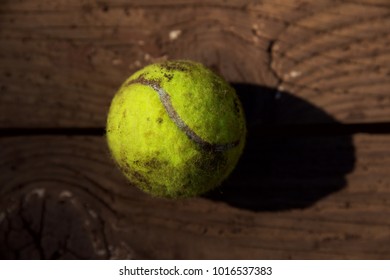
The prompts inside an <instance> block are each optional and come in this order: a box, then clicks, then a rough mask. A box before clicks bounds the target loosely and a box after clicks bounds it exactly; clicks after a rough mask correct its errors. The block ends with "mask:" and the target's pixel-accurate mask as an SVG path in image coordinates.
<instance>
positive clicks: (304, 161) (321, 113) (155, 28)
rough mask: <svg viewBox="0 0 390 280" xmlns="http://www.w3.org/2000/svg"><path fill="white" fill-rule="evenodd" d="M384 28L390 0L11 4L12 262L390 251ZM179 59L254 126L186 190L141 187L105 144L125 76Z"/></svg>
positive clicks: (0, 184) (4, 72)
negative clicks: (225, 93) (208, 188)
mask: <svg viewBox="0 0 390 280" xmlns="http://www.w3.org/2000/svg"><path fill="white" fill-rule="evenodd" d="M389 30H390V2H389V1H388V0H354V1H330V0H320V1H302V0H285V1H284V0H277V1H271V0H264V1H245V0H240V1H238V0H237V1H210V0H202V1H192V0H191V1H183V0H175V1H173V0H172V1H146V0H143V1H124V0H113V1H107V2H105V1H92V0H84V1H76V0H70V1H65V0H55V1H47V0H34V1H26V0H20V1H11V0H4V1H2V2H1V3H0V136H1V137H0V258H22V259H25V258H87V259H88V258H94V259H95V258H102V259H107V258H158V259H160V258H161V259H166V258H173V259H189V258H199V259H210V258H217V259H232V258H243V259H246V258H247V259H254V258H257V259H290V258H291V259H327V258H330V259H335V258H336V259H344V258H345V259H363V258H366V259H389V258H390V246H389V244H390V230H389V229H390V224H389V218H388V217H389V209H390V208H389V203H390V196H389V195H390V178H389V176H390V175H389V174H390V172H389V166H390V138H389V137H390V134H389V133H387V134H386V133H385V132H389V129H388V128H386V127H385V126H384V124H389V123H390V109H389V108H390V97H389V91H390V66H389V65H390V63H389V62H390V37H389ZM173 58H188V59H194V60H199V61H201V62H203V63H205V64H206V65H208V66H210V67H211V68H212V69H214V70H215V71H216V72H219V73H220V74H221V75H223V76H224V77H225V78H226V79H227V80H229V81H230V82H231V83H232V84H233V86H234V87H235V88H236V89H237V92H238V93H239V95H240V98H241V100H242V101H243V103H244V107H245V111H246V114H247V120H248V126H249V134H248V144H247V147H246V150H245V153H244V155H243V157H242V159H241V160H240V164H239V165H238V166H237V168H236V170H235V171H234V173H233V174H232V175H231V176H230V177H229V179H228V180H227V181H226V182H225V183H224V184H223V185H222V186H221V188H219V189H218V190H216V191H215V192H213V193H210V194H208V195H205V196H204V197H201V198H196V199H190V200H184V201H167V200H161V199H155V198H152V197H149V196H147V195H145V194H143V193H141V192H140V191H138V190H137V189H136V188H135V187H134V186H131V185H129V183H127V182H126V180H125V179H124V177H123V175H121V174H120V172H119V171H118V170H117V168H116V167H115V165H114V163H113V162H112V160H111V159H110V157H109V154H108V151H107V146H106V144H105V141H104V137H103V133H104V124H105V118H106V113H107V109H108V106H109V103H110V100H111V98H112V96H113V94H114V93H115V91H116V89H117V88H118V87H119V86H120V84H121V83H122V82H123V80H124V79H125V78H126V77H127V76H128V75H129V74H130V73H132V72H133V71H135V70H136V69H138V68H140V67H142V66H143V65H145V64H148V63H151V62H154V61H159V60H165V59H173ZM378 123H384V124H383V125H380V126H379V127H380V129H379V130H378V131H376V128H378V126H377V125H378ZM340 124H341V125H340ZM353 124H357V125H360V124H364V129H363V130H369V131H370V132H371V134H362V133H355V132H356V131H359V129H357V130H356V131H354V130H353V129H351V125H353ZM361 127H362V126H358V128H361ZM13 129H16V130H13ZM376 132H381V133H382V134H379V133H376ZM15 134H18V135H19V136H17V137H15V136H14V135H15ZM43 134H45V135H43ZM54 134H55V135H54ZM62 134H63V135H62ZM83 134H84V135H83Z"/></svg>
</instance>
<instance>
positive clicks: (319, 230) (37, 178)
mask: <svg viewBox="0 0 390 280" xmlns="http://www.w3.org/2000/svg"><path fill="white" fill-rule="evenodd" d="M253 141H254V142H256V143H258V142H257V141H260V139H258V138H256V137H252V143H248V149H249V150H248V149H247V150H246V152H245V153H244V156H243V158H242V160H241V161H240V164H239V165H238V167H237V170H236V171H235V172H234V173H233V174H232V175H231V176H230V177H229V179H228V180H227V181H226V182H225V183H224V184H223V185H222V186H221V188H219V189H218V190H217V191H216V192H215V193H212V194H208V195H206V196H204V197H200V198H194V199H188V200H178V201H175V200H164V199H157V198H153V197H150V196H149V195H146V194H143V193H142V192H140V191H138V189H137V188H136V187H134V186H131V185H130V184H129V183H127V181H126V180H125V179H124V176H123V175H122V174H121V173H120V171H119V170H118V169H117V168H116V166H115V164H114V163H113V162H112V160H111V159H110V156H109V154H108V151H107V147H106V143H105V141H104V139H103V138H102V137H94V136H92V137H63V136H30V137H5V138H1V139H0V147H2V148H1V149H0V186H1V188H0V209H1V210H0V255H1V257H2V258H146V259H148V258H152V259H155V258H157V259H167V258H169V259H214V258H217V259H233V258H234V259H236V258H238V259H360V258H364V259H388V258H389V257H390V245H389V244H390V232H389V226H390V224H389V218H388V217H389V215H390V212H389V211H390V210H389V209H390V207H389V206H390V192H389V189H390V177H389V176H390V175H389V174H390V173H389V172H388V166H389V165H390V150H389V149H388V147H389V145H390V138H389V136H388V135H382V136H379V135H365V134H359V135H355V136H354V137H350V136H329V137H310V136H305V137H301V136H296V137H290V138H285V137H279V136H273V137H270V138H269V141H265V142H264V143H262V145H263V146H264V147H265V148H264V149H262V148H258V149H256V148H255V145H254V144H255V143H253ZM280 144H282V145H283V146H279V145H280ZM271 155H272V157H271ZM296 157H299V159H296Z"/></svg>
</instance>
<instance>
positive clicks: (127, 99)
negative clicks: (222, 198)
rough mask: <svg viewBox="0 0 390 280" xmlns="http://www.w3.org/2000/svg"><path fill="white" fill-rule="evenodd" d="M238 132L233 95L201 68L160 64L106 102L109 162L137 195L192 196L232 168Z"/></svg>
mask: <svg viewBox="0 0 390 280" xmlns="http://www.w3.org/2000/svg"><path fill="white" fill-rule="evenodd" d="M245 135H246V125H245V118H244V112H243V109H242V107H241V103H240V101H239V99H238V98H237V95H236V93H235V91H234V89H233V88H232V87H231V86H229V85H228V84H227V83H226V82H225V81H224V80H223V79H222V78H220V77H219V76H217V75H216V74H214V73H213V72H212V71H211V70H209V69H207V68H206V67H204V66H203V65H202V64H199V63H196V62H192V61H186V60H177V61H166V62H161V63H156V64H152V65H149V66H146V67H145V68H143V69H141V70H139V71H138V72H136V73H134V74H133V75H132V76H130V78H128V79H127V80H126V81H125V82H124V84H123V85H122V87H121V88H120V89H119V91H118V92H117V94H116V95H115V96H114V98H113V100H112V103H111V106H110V109H109V113H108V118H107V129H106V137H107V142H108V146H109V149H110V152H111V154H112V157H113V159H114V160H115V161H116V163H117V164H118V166H119V168H120V169H121V170H122V172H123V173H124V174H125V175H126V176H127V178H128V179H129V180H130V181H131V182H132V183H133V184H134V185H136V186H138V187H139V188H140V189H142V190H144V191H145V192H147V193H149V194H151V195H153V196H158V197H168V198H179V197H193V196H197V195H200V194H202V193H205V192H207V191H209V190H211V189H213V188H214V187H216V186H218V185H219V184H220V183H221V182H222V181H223V180H224V179H225V178H226V177H227V176H228V175H229V173H231V171H232V170H233V169H234V167H235V165H236V163H237V162H238V159H239V157H240V155H241V153H242V150H243V148H244V144H245Z"/></svg>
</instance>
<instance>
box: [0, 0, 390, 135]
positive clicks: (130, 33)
mask: <svg viewBox="0 0 390 280" xmlns="http://www.w3.org/2000/svg"><path fill="white" fill-rule="evenodd" d="M389 15H390V5H389V2H388V1H386V0H376V1H367V0H366V1H363V0H359V1H357V0H356V1H348V2H346V3H341V2H340V1H328V0H321V1H312V2H311V3H304V4H303V3H302V2H301V1H298V0H288V1H282V0H279V1H276V2H275V1H271V0H266V1H261V2H258V3H257V2H253V1H231V2H229V3H228V4H226V3H224V1H209V0H204V1H201V2H199V1H190V2H189V1H181V0H180V1H179V0H175V1H157V2H156V1H132V3H131V4H129V3H128V2H127V1H121V0H115V1H110V2H109V3H108V2H107V3H106V2H104V1H102V2H100V1H98V2H96V1H89V0H88V1H81V2H80V1H76V0H71V1H63V0H56V1H47V0H36V1H25V0H23V1H5V2H4V3H2V4H1V6H0V26H1V28H0V112H1V114H0V127H3V128H4V127H66V126H70V127H103V126H104V124H105V118H106V112H107V109H108V106H109V103H110V100H111V98H112V96H113V94H114V93H115V91H116V90H117V88H118V87H119V86H120V84H121V83H122V82H123V81H124V79H125V78H126V77H127V76H128V75H129V74H130V73H132V72H133V71H135V70H136V69H138V68H140V67H142V66H143V65H146V64H148V63H151V62H154V61H159V60H165V59H175V58H187V59H194V60H199V61H201V62H203V63H205V64H206V65H208V66H209V67H211V68H213V69H214V70H215V71H217V72H219V73H220V74H221V75H223V76H224V77H226V79H227V80H229V81H230V82H234V83H244V84H254V85H258V86H266V87H270V88H273V89H275V90H274V93H275V94H276V91H277V90H280V91H286V92H287V93H289V94H291V95H292V96H295V97H297V98H300V99H303V100H305V101H306V102H307V103H309V104H311V105H312V106H314V107H319V108H321V109H322V110H323V111H324V112H327V115H330V116H331V118H322V117H319V118H313V117H309V118H305V119H306V122H307V121H309V122H312V123H319V122H331V120H337V121H340V122H343V123H361V122H364V123H366V122H367V123H369V122H382V121H385V122H386V121H389V120H390V119H389V116H390V112H389V108H390V106H389V105H390V98H389V96H388V89H389V88H390V74H389V73H390V69H389V65H390V64H389V59H390V57H389V47H388V46H390V37H389V36H388V30H389V27H390V26H389V24H390V20H389V18H390V17H389ZM295 105H296V104H295ZM287 107H288V108H291V110H293V111H294V110H295V111H299V110H300V107H294V104H288V106H287ZM309 115H310V114H309ZM286 119H288V118H285V120H286ZM296 121H297V122H299V121H298V120H296Z"/></svg>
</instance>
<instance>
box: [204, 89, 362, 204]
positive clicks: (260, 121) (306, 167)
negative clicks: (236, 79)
mask: <svg viewBox="0 0 390 280" xmlns="http://www.w3.org/2000/svg"><path fill="white" fill-rule="evenodd" d="M233 86H234V87H235V89H236V91H237V93H238V95H239V97H240V99H241V101H242V103H243V107H244V110H245V113H246V120H247V126H248V135H247V143H246V147H245V150H244V152H243V155H242V157H241V159H240V161H239V163H238V165H237V167H236V168H235V170H234V171H233V173H232V174H231V175H230V177H229V178H228V179H227V180H226V181H225V182H224V183H223V184H222V186H220V187H219V188H218V189H216V190H215V191H212V192H210V193H208V194H207V195H205V197H206V198H209V199H212V200H217V201H224V202H226V203H228V204H230V205H232V206H234V207H238V208H244V209H248V210H252V211H279V210H289V209H296V208H306V207H309V206H311V205H313V204H314V203H316V202H317V201H319V200H321V199H323V198H325V197H327V196H328V195H330V194H332V193H334V192H337V191H340V190H341V189H342V188H344V187H345V186H346V180H345V176H346V175H347V174H348V173H349V172H351V171H352V170H353V168H354V164H355V149H354V146H353V143H352V137H351V135H348V134H342V133H340V129H338V130H337V131H336V132H335V130H334V129H332V128H333V126H337V124H338V123H337V122H336V120H335V119H334V118H332V117H331V116H330V115H329V114H327V113H326V112H324V111H323V110H321V109H320V108H318V107H316V106H314V105H312V104H310V103H308V102H307V101H305V100H303V99H300V98H297V97H295V96H293V95H291V94H289V93H286V92H278V91H276V90H273V89H270V88H266V87H262V86H257V85H251V84H233ZM337 127H338V128H339V127H340V126H337Z"/></svg>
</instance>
